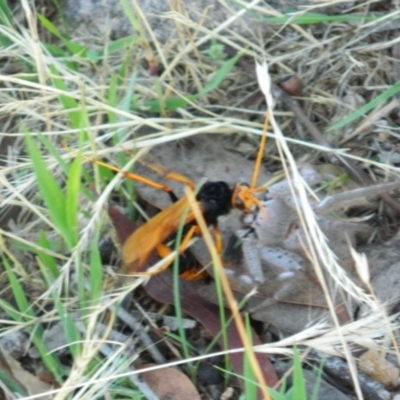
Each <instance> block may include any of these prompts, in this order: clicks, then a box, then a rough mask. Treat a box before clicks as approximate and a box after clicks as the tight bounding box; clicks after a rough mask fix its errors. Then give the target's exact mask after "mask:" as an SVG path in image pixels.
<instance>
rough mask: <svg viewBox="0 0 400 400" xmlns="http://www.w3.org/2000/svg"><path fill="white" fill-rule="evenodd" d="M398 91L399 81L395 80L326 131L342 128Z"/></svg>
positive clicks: (399, 89) (399, 88)
mask: <svg viewBox="0 0 400 400" xmlns="http://www.w3.org/2000/svg"><path fill="white" fill-rule="evenodd" d="M399 91H400V81H398V82H396V83H395V84H394V85H393V86H392V87H391V88H389V89H388V90H385V91H384V92H383V93H381V94H380V95H379V96H377V97H375V98H374V99H373V100H371V101H370V102H368V103H367V104H365V105H364V106H362V107H361V108H359V109H358V110H357V111H355V112H353V113H352V114H350V115H349V116H347V117H346V118H343V119H342V120H340V121H338V122H337V123H336V124H333V125H331V126H330V127H329V128H328V129H327V130H326V131H327V132H330V131H333V130H335V129H340V128H343V127H344V126H346V125H348V124H349V123H350V122H353V121H354V120H356V119H357V118H360V117H363V116H365V114H366V113H367V112H368V111H371V110H373V109H374V108H375V107H377V106H378V105H379V104H381V103H382V102H384V101H386V100H388V99H389V98H390V97H392V96H394V95H395V94H396V93H398V92H399Z"/></svg>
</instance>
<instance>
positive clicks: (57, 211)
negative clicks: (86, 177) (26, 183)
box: [25, 133, 72, 248]
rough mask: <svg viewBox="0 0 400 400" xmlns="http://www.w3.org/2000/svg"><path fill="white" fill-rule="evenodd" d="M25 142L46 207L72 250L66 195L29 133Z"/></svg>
mask: <svg viewBox="0 0 400 400" xmlns="http://www.w3.org/2000/svg"><path fill="white" fill-rule="evenodd" d="M25 141H26V145H27V149H28V153H29V156H30V158H31V160H32V163H33V169H34V172H35V176H36V179H37V183H38V186H39V189H40V192H41V194H42V196H43V200H44V202H45V204H46V207H47V208H48V210H49V214H50V216H51V219H52V221H53V223H54V225H55V226H56V228H57V229H58V231H59V232H60V234H61V235H62V237H63V238H64V240H65V241H66V242H67V244H68V246H69V247H70V248H72V241H71V238H70V234H69V227H68V225H67V223H66V219H65V208H66V207H65V198H64V193H63V192H62V190H61V189H60V187H59V186H58V183H57V181H56V180H55V179H54V177H53V175H52V174H51V173H50V172H49V171H48V170H47V167H46V164H45V162H44V161H43V159H42V156H41V154H40V152H39V151H38V149H37V148H36V145H35V143H34V141H33V139H32V137H31V135H30V134H29V133H26V134H25Z"/></svg>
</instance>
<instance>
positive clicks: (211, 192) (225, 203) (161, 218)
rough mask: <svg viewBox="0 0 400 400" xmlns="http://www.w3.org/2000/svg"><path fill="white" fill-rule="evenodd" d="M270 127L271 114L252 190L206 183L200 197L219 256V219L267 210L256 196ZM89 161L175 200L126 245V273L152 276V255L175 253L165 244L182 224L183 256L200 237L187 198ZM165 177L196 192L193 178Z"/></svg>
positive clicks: (171, 174)
mask: <svg viewBox="0 0 400 400" xmlns="http://www.w3.org/2000/svg"><path fill="white" fill-rule="evenodd" d="M267 126H268V114H267V117H266V119H265V123H264V128H263V134H262V138H261V142H260V147H259V150H258V154H257V158H256V163H255V167H254V171H253V177H252V183H251V185H250V186H249V185H247V184H242V183H237V184H236V185H235V186H234V187H233V188H230V187H229V185H228V184H227V183H226V182H223V181H218V182H211V181H209V182H206V183H204V184H203V185H202V186H201V187H200V189H199V190H198V192H197V194H196V201H197V203H198V206H199V208H200V210H201V212H202V214H203V216H204V219H205V221H206V223H207V224H208V226H212V227H213V232H214V238H215V247H216V249H217V251H218V253H221V251H222V239H221V234H220V232H219V230H218V217H220V216H223V215H226V214H228V213H229V211H231V209H233V208H237V209H239V210H241V211H243V212H244V213H250V212H254V207H257V208H258V209H263V207H262V205H261V202H260V201H259V200H258V198H257V197H255V195H254V193H255V192H257V191H260V189H259V188H256V187H255V186H256V182H257V177H258V171H259V168H260V165H261V160H262V155H263V152H264V148H265V142H266V131H267ZM65 147H67V146H65ZM85 158H86V159H87V160H89V161H91V162H93V163H95V164H98V165H101V166H104V167H106V168H108V169H110V170H112V171H115V172H117V173H121V174H122V175H123V176H124V177H126V178H129V179H132V180H135V181H137V182H140V183H144V184H147V185H149V186H152V187H154V188H155V189H160V190H163V191H164V192H166V193H168V195H169V196H170V198H171V200H172V204H171V205H170V206H169V207H167V208H166V209H164V210H162V211H160V212H159V213H158V214H156V215H155V216H154V217H153V218H151V219H150V220H149V221H147V222H146V223H144V224H143V225H142V226H140V227H139V228H138V229H136V230H135V231H134V232H133V233H132V234H131V235H130V236H129V237H128V239H127V240H126V241H125V242H124V243H123V245H122V261H123V268H122V273H124V274H142V275H144V274H146V275H151V274H152V273H146V271H145V269H146V267H147V262H148V260H149V258H150V255H151V254H152V253H153V252H154V251H157V253H158V255H159V256H160V257H161V258H164V257H166V256H167V255H169V254H170V253H171V250H170V248H169V247H168V246H167V245H166V244H165V242H166V240H167V239H168V238H169V237H170V236H171V235H172V234H174V233H176V232H177V230H178V229H179V227H180V226H182V224H183V225H184V226H189V228H188V230H187V232H186V234H185V237H184V239H183V240H182V242H181V244H180V246H179V252H180V253H183V252H184V251H185V250H186V248H187V246H188V244H189V242H190V240H191V239H192V238H193V236H194V235H195V234H200V229H199V227H198V226H197V225H196V220H195V214H194V212H193V211H192V210H191V209H190V204H189V200H188V198H187V197H186V196H185V197H182V198H181V199H178V198H177V197H176V195H175V194H174V193H173V191H172V189H171V188H170V187H169V186H167V185H164V184H161V183H158V182H155V181H152V180H150V179H147V178H145V177H143V176H141V175H137V174H135V173H131V172H127V171H122V170H121V169H120V168H117V167H114V166H112V165H109V164H107V163H104V162H102V161H98V160H95V159H92V158H89V157H85ZM164 177H165V178H167V179H174V180H176V181H179V182H182V183H185V184H186V185H188V187H189V188H190V189H191V190H194V184H193V182H192V181H191V180H190V179H189V178H186V177H184V176H182V175H180V174H177V173H174V172H169V173H166V174H164ZM185 214H186V216H185V218H184V220H183V221H182V216H183V215H185ZM171 262H172V261H170V262H166V263H165V264H164V265H163V266H162V267H161V268H160V269H159V270H157V272H156V273H159V272H161V271H162V270H164V269H166V268H167V267H168V266H169V265H170V264H171ZM186 272H187V273H185V272H184V273H182V274H180V276H181V277H183V278H185V279H189V280H194V279H201V278H204V276H205V274H202V273H201V272H200V273H199V272H198V271H197V270H196V273H193V271H191V270H190V271H186Z"/></svg>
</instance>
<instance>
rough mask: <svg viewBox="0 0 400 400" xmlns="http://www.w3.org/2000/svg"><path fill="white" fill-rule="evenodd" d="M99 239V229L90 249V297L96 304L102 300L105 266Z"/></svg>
mask: <svg viewBox="0 0 400 400" xmlns="http://www.w3.org/2000/svg"><path fill="white" fill-rule="evenodd" d="M99 239H100V230H99V229H97V231H96V235H95V237H94V239H93V240H92V245H91V249H90V295H91V299H92V300H93V301H94V302H97V301H99V300H100V298H101V293H102V290H103V265H102V262H101V257H100V252H99Z"/></svg>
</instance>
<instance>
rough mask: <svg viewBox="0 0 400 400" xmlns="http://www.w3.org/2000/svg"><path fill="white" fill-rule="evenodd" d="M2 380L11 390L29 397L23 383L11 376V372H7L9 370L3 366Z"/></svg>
mask: <svg viewBox="0 0 400 400" xmlns="http://www.w3.org/2000/svg"><path fill="white" fill-rule="evenodd" d="M0 381H1V382H2V384H4V385H5V386H6V387H7V389H8V390H9V391H10V392H12V393H16V394H18V395H19V396H23V397H28V392H27V391H26V389H25V388H24V387H23V386H22V384H21V383H20V382H18V381H17V380H15V379H14V377H13V376H11V375H10V374H9V373H7V371H5V370H4V369H3V368H2V367H1V366H0Z"/></svg>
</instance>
